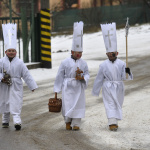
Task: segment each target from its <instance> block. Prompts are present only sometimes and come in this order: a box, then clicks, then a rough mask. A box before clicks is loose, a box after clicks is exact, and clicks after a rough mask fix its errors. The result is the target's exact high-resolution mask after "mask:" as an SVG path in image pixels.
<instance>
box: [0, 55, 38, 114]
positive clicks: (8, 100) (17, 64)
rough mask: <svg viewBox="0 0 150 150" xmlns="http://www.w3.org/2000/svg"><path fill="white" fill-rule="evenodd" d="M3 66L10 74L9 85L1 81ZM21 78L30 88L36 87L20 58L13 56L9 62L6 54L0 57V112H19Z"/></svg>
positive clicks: (21, 88)
mask: <svg viewBox="0 0 150 150" xmlns="http://www.w3.org/2000/svg"><path fill="white" fill-rule="evenodd" d="M3 68H4V69H5V70H6V71H7V73H8V74H10V76H11V80H12V85H11V86H8V85H7V84H5V83H2V82H1V80H2V78H3V75H4V74H3ZM21 78H23V80H24V81H25V83H26V84H27V86H28V88H29V89H30V90H34V89H36V88H37V84H36V82H35V81H34V79H33V78H32V76H31V75H30V73H29V70H28V69H27V67H26V65H25V64H24V62H23V61H22V60H21V59H19V58H18V57H14V58H13V59H12V61H11V62H10V61H9V58H8V57H7V56H5V57H3V58H2V59H0V113H4V112H10V113H11V114H16V115H17V114H20V113H21V109H22V102H23V82H22V79H21Z"/></svg>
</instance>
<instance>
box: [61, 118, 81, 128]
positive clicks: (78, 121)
mask: <svg viewBox="0 0 150 150" xmlns="http://www.w3.org/2000/svg"><path fill="white" fill-rule="evenodd" d="M64 120H65V122H66V123H67V122H71V127H74V126H77V127H80V125H81V118H69V117H64Z"/></svg>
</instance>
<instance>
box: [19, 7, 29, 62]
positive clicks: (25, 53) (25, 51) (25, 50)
mask: <svg viewBox="0 0 150 150" xmlns="http://www.w3.org/2000/svg"><path fill="white" fill-rule="evenodd" d="M21 21H22V40H23V60H24V62H29V57H28V48H26V47H27V35H28V30H27V17H26V10H25V8H23V7H22V8H21Z"/></svg>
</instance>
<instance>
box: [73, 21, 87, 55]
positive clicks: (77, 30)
mask: <svg viewBox="0 0 150 150" xmlns="http://www.w3.org/2000/svg"><path fill="white" fill-rule="evenodd" d="M83 25H84V23H83V22H82V21H80V22H74V26H73V41H72V51H77V52H82V51H83Z"/></svg>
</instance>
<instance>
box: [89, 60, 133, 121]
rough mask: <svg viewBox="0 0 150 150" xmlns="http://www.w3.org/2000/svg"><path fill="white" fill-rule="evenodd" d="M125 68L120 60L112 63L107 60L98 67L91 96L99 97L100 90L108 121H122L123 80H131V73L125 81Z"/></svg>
mask: <svg viewBox="0 0 150 150" xmlns="http://www.w3.org/2000/svg"><path fill="white" fill-rule="evenodd" d="M125 67H126V64H125V63H124V62H123V61H122V60H120V59H116V60H115V61H114V63H112V62H111V61H110V60H109V59H107V60H105V61H104V62H103V63H102V64H101V65H100V68H99V71H98V74H97V76H96V79H95V81H94V86H93V90H92V95H94V96H99V93H100V90H101V88H102V95H103V102H104V106H105V110H106V114H107V118H108V119H109V118H116V119H118V120H121V119H122V104H123V101H124V83H123V80H132V79H133V75H132V73H131V75H130V76H128V79H126V73H125Z"/></svg>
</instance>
